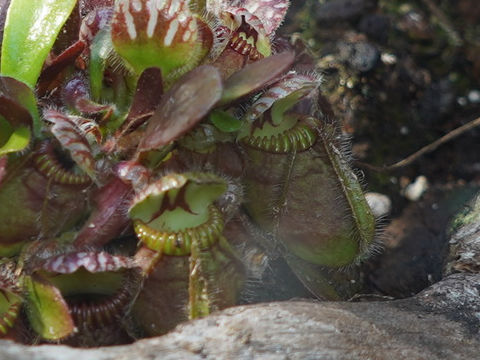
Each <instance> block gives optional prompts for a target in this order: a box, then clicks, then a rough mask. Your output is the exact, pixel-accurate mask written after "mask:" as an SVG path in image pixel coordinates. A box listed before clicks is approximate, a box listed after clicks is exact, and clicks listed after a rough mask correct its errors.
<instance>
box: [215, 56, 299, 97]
mask: <svg viewBox="0 0 480 360" xmlns="http://www.w3.org/2000/svg"><path fill="white" fill-rule="evenodd" d="M294 59H295V56H294V54H293V53H290V52H284V53H281V54H277V55H273V56H269V57H267V58H265V59H262V60H259V61H256V62H254V63H251V64H249V65H247V66H245V67H244V68H243V69H242V70H240V71H238V72H236V73H235V74H233V75H232V76H230V77H229V78H228V79H227V81H226V82H225V84H224V92H223V96H222V99H221V102H220V104H221V105H225V104H228V103H230V102H232V101H234V100H236V99H239V98H241V97H243V96H245V95H247V94H250V93H252V92H255V91H258V90H260V89H261V88H263V87H265V86H267V85H268V84H270V83H272V81H275V80H277V79H278V77H279V76H280V75H281V74H282V73H284V72H285V71H286V70H288V68H289V67H290V66H291V65H292V63H293V61H294Z"/></svg>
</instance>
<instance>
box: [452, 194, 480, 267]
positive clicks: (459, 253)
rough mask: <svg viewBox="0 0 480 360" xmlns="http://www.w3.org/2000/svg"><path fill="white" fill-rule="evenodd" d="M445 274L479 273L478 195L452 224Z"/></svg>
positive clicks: (479, 219)
mask: <svg viewBox="0 0 480 360" xmlns="http://www.w3.org/2000/svg"><path fill="white" fill-rule="evenodd" d="M451 231H452V235H451V237H450V255H449V257H448V261H447V265H446V273H447V274H451V273H454V272H480V195H478V196H477V197H476V199H474V200H473V201H471V205H470V206H467V207H466V208H465V209H464V211H462V212H460V213H459V214H458V215H457V216H456V218H455V219H454V220H453V222H452V230H451Z"/></svg>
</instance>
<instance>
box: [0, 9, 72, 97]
mask: <svg viewBox="0 0 480 360" xmlns="http://www.w3.org/2000/svg"><path fill="white" fill-rule="evenodd" d="M76 2H77V1H76V0H41V1H40V0H35V1H32V0H11V2H10V7H9V9H8V13H7V18H6V20H5V30H4V35H3V44H2V57H1V64H0V70H1V73H2V74H3V75H8V76H12V77H14V78H16V79H17V80H20V81H23V82H25V83H26V84H27V85H28V86H30V87H31V88H33V87H35V83H36V82H37V79H38V77H39V75H40V71H41V70H42V66H43V63H44V62H45V59H46V57H47V55H48V53H49V52H50V49H51V48H52V46H53V44H54V42H55V40H56V38H57V35H58V33H59V32H60V29H61V28H62V26H63V24H64V23H65V21H67V19H68V17H69V16H70V13H71V12H72V10H73V8H74V6H75V4H76Z"/></svg>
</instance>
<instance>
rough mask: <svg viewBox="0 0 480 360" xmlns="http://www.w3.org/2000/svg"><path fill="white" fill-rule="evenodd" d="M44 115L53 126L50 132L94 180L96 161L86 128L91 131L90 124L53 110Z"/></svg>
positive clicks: (46, 111) (45, 112)
mask: <svg viewBox="0 0 480 360" xmlns="http://www.w3.org/2000/svg"><path fill="white" fill-rule="evenodd" d="M43 115H44V118H45V120H46V121H49V122H51V123H52V124H53V126H52V127H51V128H50V131H51V132H52V134H53V135H54V136H55V137H56V138H57V140H58V141H59V142H60V144H62V146H63V147H64V148H65V149H67V150H68V151H70V155H71V157H72V159H73V161H75V162H76V163H77V165H78V166H79V167H80V168H81V169H82V170H83V171H85V172H86V173H87V174H88V175H89V176H90V177H91V178H92V179H94V178H95V159H94V158H93V154H92V150H91V148H90V145H89V143H88V141H87V139H86V134H85V127H86V130H87V131H89V126H90V124H87V125H86V124H85V123H83V124H82V122H83V121H84V120H85V119H81V118H78V117H75V116H68V115H65V114H63V113H61V112H58V111H56V110H53V109H49V110H45V111H44V113H43ZM82 126H83V127H84V128H83V129H82Z"/></svg>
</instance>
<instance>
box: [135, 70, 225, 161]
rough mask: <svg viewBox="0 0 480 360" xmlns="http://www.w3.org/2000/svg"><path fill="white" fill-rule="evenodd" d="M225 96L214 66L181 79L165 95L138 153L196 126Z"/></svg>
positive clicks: (157, 146)
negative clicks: (221, 97)
mask: <svg viewBox="0 0 480 360" xmlns="http://www.w3.org/2000/svg"><path fill="white" fill-rule="evenodd" d="M221 94H222V80H221V78H220V74H219V72H218V70H217V69H216V68H215V67H213V66H208V65H205V66H200V67H198V68H196V69H195V70H193V71H191V72H189V73H188V74H186V75H185V76H183V77H182V78H181V79H180V80H178V81H177V82H176V83H175V85H173V86H172V88H171V89H170V90H169V91H168V92H167V93H166V94H165V95H164V96H163V98H162V101H161V103H160V105H159V106H158V108H157V110H156V111H155V113H154V114H153V116H152V117H151V118H150V120H149V124H148V126H147V130H146V136H145V137H144V138H143V139H142V141H141V142H140V144H139V146H138V152H143V151H148V150H153V149H158V148H159V147H161V146H164V145H167V144H168V143H170V142H172V141H174V140H176V139H178V138H179V137H180V136H181V135H183V134H184V133H186V132H187V131H188V130H190V129H191V128H192V127H194V126H195V125H196V124H197V123H198V122H199V121H200V120H201V119H202V118H203V117H204V116H205V115H207V114H208V112H209V110H210V109H211V108H212V107H213V105H215V104H216V103H217V102H218V100H219V99H220V96H221Z"/></svg>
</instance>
